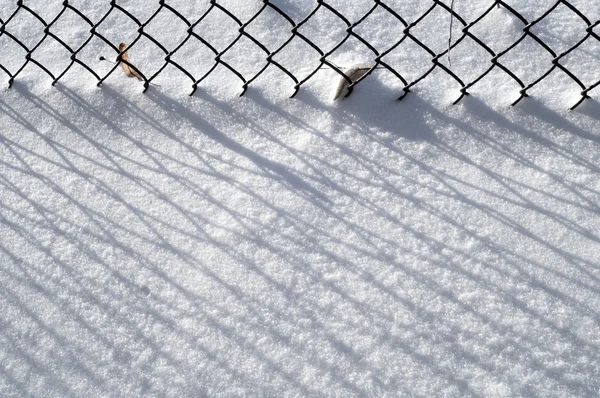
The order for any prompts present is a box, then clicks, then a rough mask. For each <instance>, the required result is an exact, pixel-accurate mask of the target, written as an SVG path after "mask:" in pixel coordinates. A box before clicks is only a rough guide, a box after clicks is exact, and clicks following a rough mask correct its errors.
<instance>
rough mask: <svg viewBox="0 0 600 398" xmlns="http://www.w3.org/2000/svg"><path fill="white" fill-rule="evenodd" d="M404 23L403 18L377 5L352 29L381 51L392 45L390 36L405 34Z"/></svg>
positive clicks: (396, 36)
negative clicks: (400, 18)
mask: <svg viewBox="0 0 600 398" xmlns="http://www.w3.org/2000/svg"><path fill="white" fill-rule="evenodd" d="M403 30H404V25H403V23H402V21H401V20H399V19H398V18H397V17H396V16H394V15H393V14H392V13H390V12H389V11H388V10H386V9H385V8H384V7H382V6H378V7H376V8H375V9H374V10H373V12H371V13H370V14H369V15H367V16H366V18H364V19H363V20H362V21H361V22H360V23H358V24H357V25H355V26H354V28H353V29H352V31H353V32H354V33H355V34H356V35H358V36H360V37H361V38H363V39H364V40H365V41H367V42H368V43H369V44H371V45H372V46H373V47H375V49H377V50H378V51H379V53H382V52H384V51H385V50H387V49H388V48H390V47H392V45H393V44H394V42H395V40H394V41H391V40H390V38H399V37H402V36H403V33H402V31H403Z"/></svg>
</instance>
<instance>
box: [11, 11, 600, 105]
mask: <svg viewBox="0 0 600 398" xmlns="http://www.w3.org/2000/svg"><path fill="white" fill-rule="evenodd" d="M390 2H391V0H390V1H388V2H387V3H390ZM423 2H424V3H427V5H428V7H427V8H426V9H425V11H424V12H423V13H422V14H420V15H418V16H416V17H413V19H412V20H409V19H408V18H407V17H403V15H401V12H400V11H398V10H396V9H394V7H393V6H392V5H388V4H386V1H383V0H373V1H372V3H370V8H369V9H368V11H367V12H366V13H364V15H362V16H361V17H360V18H358V19H356V20H355V21H354V22H351V21H350V20H349V19H348V18H346V17H345V16H344V13H343V10H338V9H336V8H335V7H334V6H332V5H331V4H329V3H328V1H326V0H316V1H315V2H314V4H312V5H311V7H312V10H311V11H310V12H308V14H306V15H305V16H304V17H303V18H301V19H299V20H295V19H294V18H292V16H290V15H288V13H286V12H284V11H283V10H282V8H281V7H279V6H277V5H276V4H275V2H274V1H270V0H262V1H257V3H260V4H261V6H260V7H259V8H258V10H257V11H256V12H255V13H254V14H253V15H251V16H250V17H249V18H246V20H242V19H241V18H240V17H239V16H237V14H236V12H235V10H231V9H228V8H227V7H226V6H224V5H223V4H222V1H221V2H220V1H218V0H210V2H209V3H207V7H206V8H205V9H204V10H203V13H202V14H201V15H196V16H190V15H184V14H185V13H184V12H181V11H180V10H178V9H176V8H175V7H174V6H172V5H170V4H169V1H167V0H160V1H158V4H157V5H156V10H155V11H154V12H152V13H151V15H150V16H149V17H148V18H147V19H145V20H144V21H143V22H142V21H140V20H139V19H138V18H137V17H136V16H135V15H134V13H133V12H132V10H128V9H127V8H126V7H124V6H122V5H120V4H118V3H117V1H116V0H112V1H110V7H108V9H107V11H106V12H105V13H104V14H103V15H102V16H101V17H100V18H97V19H96V20H93V18H92V17H90V16H88V15H86V10H81V9H78V8H77V7H76V6H75V5H73V4H74V2H73V1H69V0H65V1H64V2H63V3H62V10H61V11H60V12H59V13H58V14H57V15H55V16H54V17H52V18H48V17H46V18H44V17H42V16H41V15H40V12H39V11H38V12H36V11H35V10H34V9H32V8H31V7H30V6H28V5H27V4H26V1H23V0H19V1H17V3H16V7H15V9H14V11H13V12H12V13H11V14H10V15H9V16H8V17H7V18H5V19H4V20H3V19H1V18H0V39H4V40H8V41H9V42H11V43H12V44H16V45H18V46H19V47H20V48H21V49H22V51H21V53H22V54H23V58H22V59H21V60H14V59H11V65H12V66H9V65H8V62H7V60H6V59H3V58H0V69H1V70H2V71H3V72H4V73H5V74H6V75H7V77H8V85H9V86H10V85H12V84H13V82H14V81H15V79H16V78H17V77H18V76H19V75H20V74H21V73H22V71H23V70H24V69H25V68H26V67H28V66H29V65H31V64H34V65H36V66H37V67H39V68H41V69H42V70H43V71H44V72H45V73H46V74H48V75H49V76H50V78H51V79H52V84H55V83H56V82H58V81H59V80H61V79H63V78H65V75H67V72H68V71H70V70H71V69H73V68H74V67H75V65H79V66H81V67H82V68H84V69H85V70H86V71H87V72H89V74H90V77H91V76H93V77H94V78H95V79H96V81H97V84H98V85H101V84H102V83H103V82H104V81H106V79H107V78H108V77H109V76H110V75H111V74H113V73H115V70H116V69H117V68H119V65H120V64H121V66H123V64H125V65H126V66H128V67H129V68H130V70H131V71H132V73H133V74H134V75H136V76H137V77H139V78H140V79H141V80H143V84H144V91H145V90H147V89H148V87H149V86H150V85H152V84H155V83H154V81H155V80H156V79H157V78H158V77H159V76H160V75H161V74H162V73H164V71H165V69H166V68H167V67H169V66H172V67H175V68H177V70H179V71H180V72H181V73H182V74H183V75H185V76H187V78H189V80H190V81H191V93H190V95H192V94H194V92H195V91H196V89H197V88H198V86H199V85H201V84H202V82H203V81H204V80H205V79H207V78H208V77H209V76H210V75H211V74H213V73H214V72H215V70H216V69H217V67H219V66H223V67H225V68H227V69H228V70H229V71H231V72H232V73H233V74H234V75H235V76H237V78H239V80H240V83H241V87H242V95H243V94H244V93H245V92H246V90H247V88H248V86H249V85H251V84H252V83H253V82H255V81H256V80H257V79H258V78H259V77H260V76H261V75H262V74H263V73H264V72H265V71H266V70H267V69H268V68H277V69H278V70H280V71H281V72H283V74H284V75H286V76H287V77H289V79H290V80H291V81H292V82H293V94H292V97H293V96H295V95H296V94H297V92H298V90H299V89H300V88H301V87H302V86H303V85H304V84H305V83H306V82H307V81H308V80H310V79H311V78H312V77H313V76H314V75H315V74H316V73H317V72H318V71H319V69H321V68H324V67H326V68H331V69H332V70H334V71H335V72H336V73H338V74H339V75H340V76H342V77H343V78H344V79H346V81H347V83H348V91H347V95H350V94H351V93H352V89H353V88H354V87H355V86H356V85H357V84H359V83H360V82H361V81H363V80H364V79H365V78H366V77H367V76H368V75H369V74H371V73H372V72H373V71H374V70H375V69H386V70H387V71H389V72H390V73H392V74H393V75H394V76H395V77H396V78H397V79H399V81H400V82H401V84H402V86H403V87H402V89H401V93H399V94H400V95H399V99H402V98H404V97H405V96H406V94H407V93H409V92H410V91H411V89H412V88H413V87H415V86H417V85H419V84H426V83H425V82H424V81H425V80H426V78H427V77H428V76H430V75H431V74H432V72H434V71H436V70H437V71H441V72H443V74H445V76H446V77H447V78H448V79H452V80H453V81H455V82H456V83H457V84H458V85H460V96H459V98H457V99H456V101H455V103H457V102H459V101H460V100H461V99H462V98H463V97H464V96H465V95H469V90H470V89H471V88H472V87H473V86H475V85H477V84H478V83H480V82H481V81H482V80H483V79H484V78H485V77H486V76H488V75H489V74H490V73H492V72H498V71H500V72H501V73H502V74H503V76H504V78H506V79H510V80H512V81H514V82H516V83H517V84H518V85H519V86H520V91H519V97H518V98H517V99H516V100H515V101H514V102H513V105H514V104H516V103H518V102H519V101H520V100H521V99H523V98H524V97H527V96H528V92H529V91H530V90H531V89H532V88H533V87H534V86H536V85H538V84H539V83H540V82H541V81H543V80H544V79H546V78H547V77H548V76H549V75H550V74H551V73H553V72H555V71H557V70H558V71H560V72H562V73H563V74H564V76H566V77H567V78H569V79H571V80H572V81H573V82H574V83H576V84H577V85H578V86H579V87H580V88H581V92H580V93H581V98H580V99H579V100H578V101H577V102H576V103H575V104H574V105H573V107H572V108H575V107H576V106H578V105H579V104H580V103H581V102H582V101H583V100H584V99H586V98H588V97H589V93H590V91H591V90H593V89H594V88H596V87H597V86H598V85H600V80H598V81H593V82H587V84H586V83H584V82H583V81H582V80H581V79H580V77H578V76H577V75H576V73H575V72H574V71H572V68H570V67H568V65H567V64H566V63H565V62H564V60H565V58H566V57H567V56H569V55H570V54H572V53H573V52H574V51H575V50H576V49H579V48H581V47H582V46H584V45H585V44H586V43H589V42H590V41H591V42H595V43H594V44H597V42H600V36H599V35H598V34H597V33H596V32H595V29H596V28H597V27H598V25H599V24H600V21H595V22H592V21H591V20H590V19H589V18H588V17H586V15H585V14H584V13H583V12H581V11H580V10H579V9H578V8H577V7H575V6H574V5H573V4H572V3H571V2H569V1H566V0H558V1H556V2H555V3H553V4H552V6H551V7H550V8H548V10H547V11H545V12H544V13H543V14H541V16H539V17H537V18H536V19H534V20H528V19H526V18H525V17H524V16H523V15H522V14H521V13H520V12H519V11H518V10H516V9H515V8H513V7H511V6H510V5H509V4H507V3H506V2H504V1H501V0H496V1H493V2H492V1H491V2H490V6H489V7H488V8H487V9H486V10H485V11H484V12H482V13H481V14H480V15H478V16H476V17H475V18H471V19H470V21H469V20H467V19H465V18H463V16H461V15H460V14H459V13H458V12H456V11H455V10H454V8H453V7H452V6H451V2H450V0H447V3H448V4H446V3H444V2H442V1H440V0H432V1H430V0H423ZM147 7H152V8H153V7H154V5H147ZM559 7H561V8H563V10H564V7H566V9H568V11H569V12H571V13H573V15H574V16H575V17H576V18H575V19H576V21H577V22H576V23H577V24H579V25H580V28H581V31H582V34H581V37H580V38H579V39H578V40H577V41H576V42H574V43H573V44H571V45H569V46H568V47H567V48H563V49H561V51H557V50H556V49H553V47H552V46H551V45H550V44H548V43H547V41H545V40H543V39H542V38H541V37H540V35H538V34H536V33H535V27H536V26H538V25H539V24H541V23H542V22H543V21H545V20H546V19H548V18H549V17H551V15H552V14H553V13H555V12H556V10H557V9H558V8H559ZM497 8H502V9H503V10H504V11H505V12H507V13H509V14H510V15H511V16H512V17H513V18H514V19H515V20H517V21H520V23H521V24H522V29H521V30H520V33H519V35H517V36H516V37H514V38H512V39H511V41H510V42H509V44H508V45H505V46H504V48H502V49H499V50H498V49H496V50H493V49H492V48H493V47H494V46H492V45H490V44H489V42H486V39H487V37H486V38H482V37H480V36H478V35H477V34H476V33H475V32H476V28H477V26H478V25H479V24H480V23H481V22H482V21H483V20H484V19H486V18H487V17H488V16H489V14H490V13H491V12H492V10H494V9H497ZM323 11H327V12H329V13H331V14H333V15H334V16H335V17H336V18H337V19H338V20H339V22H341V23H342V24H343V25H344V26H345V31H344V35H343V37H342V38H341V39H340V40H339V41H338V42H337V43H336V44H335V45H333V46H329V47H327V48H325V47H324V46H323V45H320V44H318V41H319V40H317V38H315V37H309V36H307V34H306V33H305V32H304V31H303V27H304V26H306V25H307V24H310V23H311V21H313V20H314V19H315V18H316V15H317V14H318V13H320V12H323ZM440 11H441V12H443V13H446V14H447V16H448V18H449V19H451V20H452V21H454V23H455V24H456V26H458V27H459V28H460V34H458V35H455V37H452V38H451V40H449V41H448V46H447V47H446V48H445V49H442V50H439V49H434V48H432V46H431V45H428V44H426V42H425V40H423V38H422V37H419V36H418V35H416V34H414V32H415V29H417V27H418V26H419V24H423V23H424V21H425V20H426V19H427V18H428V16H429V15H431V14H432V13H434V12H438V13H439V12H440ZM266 12H270V13H271V14H272V13H273V12H274V13H275V14H276V15H277V16H278V18H279V20H280V21H284V22H283V23H284V24H285V26H286V29H285V32H284V34H283V37H281V38H280V41H279V43H278V45H277V46H276V47H274V48H273V46H272V45H271V44H270V43H266V42H265V40H264V34H265V33H267V34H269V32H262V35H261V34H257V33H256V32H253V31H252V27H253V26H254V24H255V21H257V19H258V18H260V17H261V16H262V15H263V14H264V13H266ZM68 13H69V14H70V15H71V16H70V17H69V18H71V20H72V19H73V18H77V19H78V20H79V23H80V24H81V23H83V24H86V26H89V30H88V31H87V33H86V37H80V38H79V41H74V42H75V44H73V43H71V42H72V41H73V40H71V41H69V40H67V39H66V38H65V37H61V35H59V34H57V33H55V32H54V29H53V28H54V27H55V26H57V24H60V23H61V21H62V20H64V19H65V18H66V15H67V14H68ZM73 13H74V14H73ZM116 13H120V14H121V17H123V16H124V17H125V18H127V19H128V20H129V21H130V22H132V23H133V24H134V27H136V29H137V31H136V36H135V38H133V40H131V41H130V42H129V43H128V44H127V45H126V46H121V48H119V43H118V42H115V41H114V40H113V39H111V38H109V37H107V36H108V35H107V34H105V33H103V32H102V29H101V27H102V26H104V25H106V23H107V21H109V20H110V19H111V17H112V16H114V15H115V14H116ZM214 13H221V15H225V16H226V18H228V19H229V21H230V22H232V24H229V25H228V26H229V28H227V29H230V28H231V27H233V29H235V30H236V32H235V37H233V38H232V39H231V40H229V42H228V43H226V44H225V45H222V44H221V45H220V46H219V45H216V44H214V41H212V39H211V38H208V37H207V36H206V35H205V34H203V33H202V32H201V29H199V27H200V25H202V24H203V22H204V21H206V20H207V19H208V18H210V17H211V15H212V14H214ZM382 13H385V15H386V17H387V18H388V21H389V18H391V19H392V21H393V23H395V24H397V25H398V27H399V28H400V32H401V34H398V35H395V36H394V37H388V38H387V40H388V41H387V43H386V44H385V45H384V46H381V45H375V44H373V43H372V42H371V41H369V40H368V39H367V38H365V37H363V36H362V35H361V34H360V33H359V30H360V26H361V24H363V23H365V21H367V20H368V19H369V18H371V17H373V16H374V15H375V14H378V15H381V14H382ZM24 14H27V15H26V16H27V17H33V18H34V19H35V20H36V21H37V22H36V23H39V24H40V28H41V29H42V30H43V34H42V35H41V37H40V38H39V39H38V40H37V41H35V42H33V43H28V42H26V41H25V40H24V39H23V38H21V37H20V36H19V32H18V31H19V29H16V27H17V25H18V24H19V23H21V24H22V23H23V22H19V21H17V19H18V18H19V16H23V15H24ZM74 15H76V17H74ZM165 16H167V18H171V19H173V23H177V24H181V23H183V24H184V25H185V27H186V28H185V34H184V35H183V36H181V37H180V38H179V40H178V42H176V43H175V44H173V43H170V44H169V45H167V44H165V42H164V37H162V36H161V35H157V34H156V33H152V32H151V31H150V30H149V26H150V25H151V24H152V23H153V21H154V20H155V19H156V18H164V17H165ZM388 23H389V22H388ZM223 29H226V27H225V26H224V27H223ZM213 33H214V32H213ZM216 33H217V34H219V33H220V32H216ZM278 34H279V33H278ZM212 36H213V37H214V34H213V35H212ZM97 39H100V40H102V41H103V42H104V43H105V44H106V45H108V46H109V47H110V48H111V49H112V50H113V51H114V53H115V60H116V63H115V64H114V65H113V66H112V67H110V70H108V72H104V73H100V72H99V71H98V68H97V67H95V65H94V64H93V63H92V62H90V60H89V59H86V58H85V57H82V54H83V53H84V52H85V50H86V47H87V46H88V45H89V44H90V42H91V41H92V40H97ZM142 39H147V40H149V41H151V42H152V43H154V44H155V45H156V46H157V48H158V49H160V52H161V53H162V55H161V59H160V66H159V67H157V68H155V70H154V71H153V72H152V73H150V72H148V71H147V70H145V69H144V67H142V66H140V65H139V64H138V65H135V64H134V63H132V62H130V61H129V59H128V58H127V56H126V54H127V51H129V50H130V49H134V48H135V47H136V46H137V45H138V42H139V41H140V40H142ZM246 39H247V40H250V41H251V42H252V43H254V45H255V46H254V50H255V53H258V55H259V56H260V57H261V58H262V62H264V64H263V65H262V67H261V68H260V69H259V70H258V71H252V72H251V73H249V72H248V71H246V70H242V69H243V68H240V66H239V64H235V65H234V64H233V63H231V62H229V61H228V60H227V59H226V58H227V55H228V53H229V52H231V51H232V48H234V47H235V46H236V45H237V44H238V43H240V42H241V41H242V40H246ZM354 39H356V40H358V41H360V42H361V43H362V44H363V45H364V46H365V48H366V49H367V50H366V51H367V52H368V53H369V56H370V58H371V60H372V64H371V65H372V67H371V68H370V69H369V70H368V71H367V73H365V74H364V75H362V76H361V77H360V78H358V79H356V80H355V81H352V80H351V78H350V77H349V76H347V75H346V74H344V68H342V67H339V66H337V65H336V64H335V63H334V62H332V61H331V59H332V56H333V55H335V54H336V52H338V51H341V50H340V49H341V47H342V46H343V45H344V44H345V43H346V42H347V41H349V40H354ZM466 39H470V40H471V41H472V42H474V43H476V44H477V46H479V47H480V49H483V50H484V51H485V53H486V54H487V55H489V56H487V57H485V58H482V59H481V60H480V61H481V63H482V64H484V65H485V68H484V70H483V71H482V72H479V73H477V74H476V75H475V76H471V77H470V78H469V79H465V78H464V77H462V78H461V76H460V74H459V73H458V72H456V71H455V70H454V68H453V67H452V65H451V62H450V59H449V55H450V54H451V52H452V51H453V50H454V49H455V48H456V47H457V46H459V45H460V44H461V43H462V42H463V41H465V40H466ZM526 39H532V40H534V41H535V42H536V43H537V44H538V45H539V46H540V48H541V49H543V51H545V52H546V53H547V54H548V55H549V57H550V58H549V59H548V60H547V65H543V68H544V69H545V71H544V72H543V73H541V74H539V77H538V78H537V79H535V80H533V81H530V82H526V81H523V79H522V78H521V77H520V76H522V74H521V73H520V70H519V69H518V68H516V69H515V67H514V65H513V66H510V65H508V63H507V62H505V60H506V59H507V56H509V55H510V53H511V52H512V51H514V50H515V48H516V47H517V46H519V44H520V43H522V42H523V41H524V40H526ZM51 40H54V41H56V42H57V43H59V44H60V46H62V48H64V50H66V51H63V52H62V54H64V57H63V58H65V57H67V56H68V64H67V65H66V66H62V67H61V68H60V70H58V72H57V71H56V70H55V69H56V67H51V66H50V65H49V64H48V61H47V60H43V59H40V58H39V57H38V55H37V54H38V53H39V51H38V52H36V50H38V49H39V48H40V46H42V45H44V43H47V42H48V41H51ZM298 40H300V41H301V42H302V43H304V44H306V45H308V46H309V47H310V49H311V51H312V52H313V53H314V56H315V57H316V59H318V62H317V64H316V65H314V67H313V68H311V70H310V71H309V72H308V73H303V74H300V73H299V72H298V71H296V70H293V69H292V68H290V67H289V66H287V65H284V64H283V63H282V62H280V61H278V55H279V54H280V53H281V52H282V51H285V49H286V48H287V47H288V46H290V45H291V43H293V42H297V41H298ZM192 42H194V43H195V44H196V45H200V46H202V47H203V49H204V51H205V54H206V57H205V58H209V59H210V63H211V66H210V67H209V68H207V69H206V70H204V71H202V73H198V72H197V71H193V70H192V68H191V66H190V64H189V63H186V61H185V59H184V60H180V59H179V58H178V57H177V56H178V54H179V53H180V52H181V51H182V48H183V47H185V46H188V45H189V44H190V43H192ZM407 42H410V43H411V44H412V45H416V46H418V47H419V48H420V49H422V50H423V51H425V52H426V53H427V54H428V56H429V57H430V60H431V64H430V66H429V67H428V68H427V69H426V70H424V71H421V73H419V74H417V75H416V76H411V77H410V78H409V77H408V76H407V74H406V73H405V71H404V70H403V69H402V67H399V66H398V65H395V64H394V63H393V62H390V60H389V59H390V55H391V54H392V53H394V52H395V51H397V50H398V48H399V47H400V46H401V45H403V44H404V43H407ZM3 45H6V44H3ZM219 48H220V49H219ZM120 49H121V51H120ZM206 50H208V51H206ZM255 55H256V54H255ZM57 56H58V55H57ZM446 58H448V62H446ZM96 61H97V59H96ZM51 63H52V64H54V61H52V62H51ZM15 64H16V66H15ZM587 68H597V65H589V66H587Z"/></svg>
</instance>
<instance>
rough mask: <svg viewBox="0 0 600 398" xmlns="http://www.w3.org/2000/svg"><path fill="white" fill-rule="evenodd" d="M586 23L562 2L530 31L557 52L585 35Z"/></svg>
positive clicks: (575, 42) (565, 49)
mask: <svg viewBox="0 0 600 398" xmlns="http://www.w3.org/2000/svg"><path fill="white" fill-rule="evenodd" d="M587 27H588V23H587V22H586V21H585V20H584V19H583V18H581V16H580V15H578V14H577V13H575V12H574V11H573V10H571V9H570V8H569V7H567V6H566V5H564V4H559V5H558V6H557V7H556V8H554V10H553V11H552V12H550V14H548V15H546V16H545V17H544V18H542V19H541V20H540V21H538V22H536V23H535V24H534V25H533V26H532V27H531V30H530V32H531V33H533V34H534V35H536V36H537V37H538V38H540V39H541V40H542V41H543V42H544V43H546V45H547V46H548V47H550V48H551V49H552V50H554V51H555V52H556V53H557V54H561V53H563V52H565V51H567V50H568V49H570V48H572V47H573V46H575V45H576V44H577V43H578V42H579V41H581V39H583V38H584V37H585V36H586V35H587V32H586V29H587Z"/></svg>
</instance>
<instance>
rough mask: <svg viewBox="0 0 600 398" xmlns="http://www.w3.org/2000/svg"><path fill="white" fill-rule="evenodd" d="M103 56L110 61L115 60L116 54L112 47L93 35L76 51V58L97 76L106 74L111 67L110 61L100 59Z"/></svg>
mask: <svg viewBox="0 0 600 398" xmlns="http://www.w3.org/2000/svg"><path fill="white" fill-rule="evenodd" d="M100 57H104V58H105V59H107V60H108V61H110V62H116V59H117V55H116V53H115V50H114V48H113V47H111V46H109V45H108V44H107V43H106V42H105V41H104V40H102V39H101V38H100V37H98V36H96V35H94V36H93V37H92V38H91V40H90V41H89V42H88V43H87V44H86V45H85V46H84V47H83V48H82V49H81V51H79V52H78V53H77V59H78V60H79V61H81V62H82V63H84V64H86V65H87V66H88V67H89V68H91V69H92V70H93V71H94V72H95V73H96V74H97V75H98V76H100V77H102V76H106V74H107V73H108V72H110V70H111V69H112V68H113V65H111V63H110V62H104V61H100Z"/></svg>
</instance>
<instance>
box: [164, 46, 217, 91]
mask: <svg viewBox="0 0 600 398" xmlns="http://www.w3.org/2000/svg"><path fill="white" fill-rule="evenodd" d="M215 56H216V54H215V53H214V52H212V51H211V50H210V48H209V47H207V46H206V45H204V44H203V43H202V42H201V41H199V40H197V39H196V38H194V37H193V36H192V37H190V38H189V39H188V40H187V41H186V42H185V43H184V44H183V45H182V46H181V47H179V49H178V50H177V51H176V52H175V53H174V54H173V55H172V56H171V61H172V62H173V63H176V64H178V65H179V66H181V67H182V68H183V69H185V70H186V71H187V72H188V73H189V74H190V75H191V76H192V80H193V81H192V83H193V82H195V81H197V80H199V79H200V78H202V76H204V75H205V74H206V73H208V72H209V71H210V69H211V68H212V67H213V66H215V64H216V61H215Z"/></svg>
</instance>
